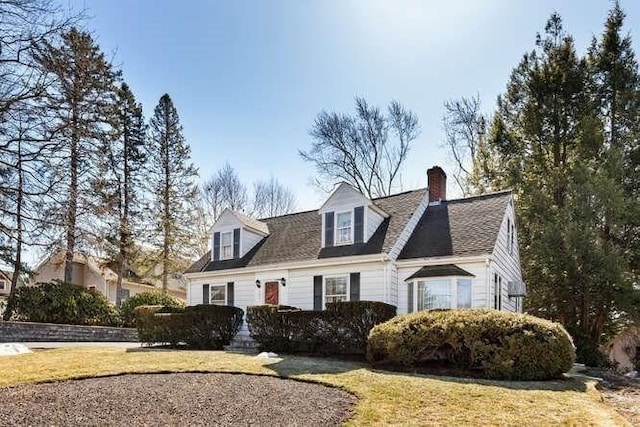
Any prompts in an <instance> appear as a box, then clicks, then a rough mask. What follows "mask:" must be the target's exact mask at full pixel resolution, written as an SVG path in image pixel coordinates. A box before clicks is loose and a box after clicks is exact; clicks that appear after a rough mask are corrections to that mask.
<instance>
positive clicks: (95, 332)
mask: <svg viewBox="0 0 640 427" xmlns="http://www.w3.org/2000/svg"><path fill="white" fill-rule="evenodd" d="M42 341H52V342H69V341H85V342H86V341H102V342H108V341H111V342H137V341H138V332H137V331H136V330H135V328H112V327H106V326H80V325H57V324H54V323H32V322H3V321H0V343H3V342H5V343H7V342H42Z"/></svg>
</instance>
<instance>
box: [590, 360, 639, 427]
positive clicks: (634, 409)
mask: <svg viewBox="0 0 640 427" xmlns="http://www.w3.org/2000/svg"><path fill="white" fill-rule="evenodd" d="M585 373H586V374H587V375H589V376H592V377H596V378H599V379H600V381H598V385H597V388H598V390H600V393H602V397H603V399H604V401H605V402H606V403H607V404H609V405H611V406H612V407H613V408H614V409H615V410H616V411H618V413H619V414H620V415H622V416H623V417H625V418H626V419H627V420H628V421H629V422H630V423H631V424H632V425H637V426H640V379H632V378H628V377H625V376H622V375H618V374H616V373H614V372H611V371H609V370H604V369H593V368H590V369H588V370H586V371H585Z"/></svg>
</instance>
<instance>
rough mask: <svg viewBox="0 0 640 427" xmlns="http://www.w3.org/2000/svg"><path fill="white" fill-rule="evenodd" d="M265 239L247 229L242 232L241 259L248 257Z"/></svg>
mask: <svg viewBox="0 0 640 427" xmlns="http://www.w3.org/2000/svg"><path fill="white" fill-rule="evenodd" d="M262 239H263V237H262V236H260V235H259V234H256V233H252V232H251V231H249V230H247V229H244V228H243V229H242V231H241V232H240V258H242V257H243V256H245V255H246V253H247V252H249V251H250V250H251V249H253V247H254V246H255V245H257V244H258V242H260V241H261V240H262Z"/></svg>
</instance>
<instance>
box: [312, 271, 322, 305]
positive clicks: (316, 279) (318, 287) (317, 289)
mask: <svg viewBox="0 0 640 427" xmlns="http://www.w3.org/2000/svg"><path fill="white" fill-rule="evenodd" d="M313 309H314V310H322V276H313Z"/></svg>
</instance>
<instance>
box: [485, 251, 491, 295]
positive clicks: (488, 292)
mask: <svg viewBox="0 0 640 427" xmlns="http://www.w3.org/2000/svg"><path fill="white" fill-rule="evenodd" d="M485 265H486V266H487V274H486V281H487V308H491V269H490V268H489V266H490V265H491V262H490V260H489V257H487V259H486V261H485Z"/></svg>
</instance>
